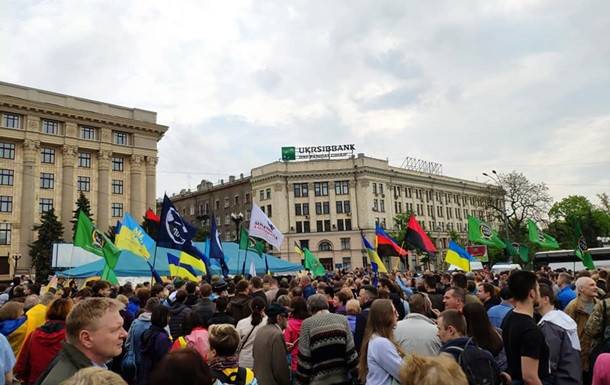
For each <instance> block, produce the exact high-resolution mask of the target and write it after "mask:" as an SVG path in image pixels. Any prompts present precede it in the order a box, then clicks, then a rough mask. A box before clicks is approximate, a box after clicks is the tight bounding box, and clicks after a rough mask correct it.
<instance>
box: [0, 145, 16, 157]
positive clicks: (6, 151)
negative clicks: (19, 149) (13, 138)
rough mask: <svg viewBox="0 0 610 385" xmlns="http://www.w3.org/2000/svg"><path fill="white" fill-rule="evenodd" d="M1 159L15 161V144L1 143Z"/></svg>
mask: <svg viewBox="0 0 610 385" xmlns="http://www.w3.org/2000/svg"><path fill="white" fill-rule="evenodd" d="M0 158H2V159H15V143H0Z"/></svg>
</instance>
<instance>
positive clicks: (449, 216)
mask: <svg viewBox="0 0 610 385" xmlns="http://www.w3.org/2000/svg"><path fill="white" fill-rule="evenodd" d="M452 214H453V210H451V207H447V218H450V219H451V218H452V217H453V215H452Z"/></svg>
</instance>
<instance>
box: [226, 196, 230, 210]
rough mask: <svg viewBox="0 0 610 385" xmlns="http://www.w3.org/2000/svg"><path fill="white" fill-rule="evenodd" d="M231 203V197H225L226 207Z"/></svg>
mask: <svg viewBox="0 0 610 385" xmlns="http://www.w3.org/2000/svg"><path fill="white" fill-rule="evenodd" d="M230 205H231V200H230V199H229V197H225V208H227V207H229V206H230Z"/></svg>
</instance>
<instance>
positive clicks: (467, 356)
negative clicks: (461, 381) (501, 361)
mask: <svg viewBox="0 0 610 385" xmlns="http://www.w3.org/2000/svg"><path fill="white" fill-rule="evenodd" d="M471 341H472V338H471V339H469V340H468V342H467V343H466V344H465V345H464V348H461V347H459V346H450V347H448V348H446V349H445V351H454V352H458V353H459V358H458V364H460V366H461V368H462V370H463V371H464V374H466V378H467V379H468V384H469V385H498V384H501V383H502V380H501V378H500V368H499V367H498V364H496V362H495V361H494V359H493V357H492V356H491V354H490V353H489V352H487V351H485V350H483V349H481V348H479V347H478V346H476V345H473V344H471V345H469V344H470V343H471Z"/></svg>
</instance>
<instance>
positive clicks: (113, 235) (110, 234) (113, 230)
mask: <svg viewBox="0 0 610 385" xmlns="http://www.w3.org/2000/svg"><path fill="white" fill-rule="evenodd" d="M116 228H117V226H110V227H108V231H106V236H107V237H108V239H110V242H112V243H114V241H115V239H116Z"/></svg>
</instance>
